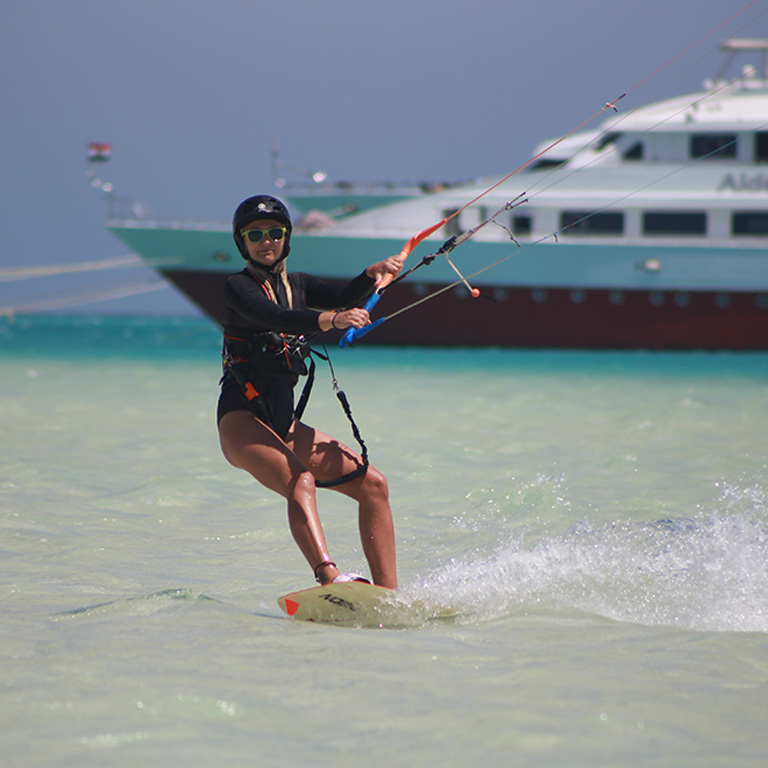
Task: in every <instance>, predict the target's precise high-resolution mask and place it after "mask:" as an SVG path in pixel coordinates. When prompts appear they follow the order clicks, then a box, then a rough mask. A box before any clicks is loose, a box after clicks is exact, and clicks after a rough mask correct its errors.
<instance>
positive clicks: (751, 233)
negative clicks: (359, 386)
mask: <svg viewBox="0 0 768 768" xmlns="http://www.w3.org/2000/svg"><path fill="white" fill-rule="evenodd" d="M722 49H723V50H724V51H725V52H727V53H730V54H738V53H752V54H753V55H754V54H755V52H757V53H759V54H761V55H762V57H763V69H762V70H759V69H757V68H755V67H747V68H745V69H744V70H743V71H742V72H741V73H740V74H739V76H738V77H736V78H735V79H733V80H725V79H724V78H722V77H718V78H716V79H714V80H712V81H708V82H706V83H705V85H704V90H703V91H701V92H700V93H694V94H688V95H685V96H680V97H676V98H672V99H668V100H665V101H660V102H656V103H653V104H651V105H648V106H645V107H641V108H638V109H636V110H634V111H632V112H627V113H626V114H622V113H614V112H613V111H608V112H607V114H610V117H608V118H607V119H605V120H604V122H603V123H602V125H600V126H599V127H598V129H596V130H594V131H589V132H587V131H584V132H580V133H577V134H574V135H571V136H569V137H568V138H567V139H565V140H562V141H560V142H559V143H555V142H554V140H553V141H548V142H544V143H543V144H542V145H541V146H540V147H538V148H536V150H535V151H534V157H535V158H536V160H534V161H533V162H531V164H530V165H529V166H528V167H527V168H526V169H525V170H524V171H521V172H520V173H517V174H515V175H513V176H511V178H509V179H508V180H506V181H504V182H503V183H501V184H499V185H498V186H497V187H496V188H495V189H493V190H492V191H491V192H489V193H488V194H485V195H484V196H482V197H481V198H480V200H478V202H477V203H476V204H473V205H471V206H469V207H467V208H464V206H466V204H467V202H468V201H470V200H473V199H475V198H476V197H477V196H479V195H481V194H482V193H483V192H484V191H485V190H487V189H488V188H489V187H490V186H491V185H492V184H494V183H495V181H494V180H493V179H483V180H481V181H479V182H477V183H476V184H467V185H460V186H456V187H451V188H448V189H445V190H442V191H436V192H432V193H430V194H421V195H416V196H412V197H407V198H406V199H403V200H400V201H398V202H394V203H391V204H388V205H381V206H377V207H373V208H369V209H368V210H362V211H361V212H360V213H357V214H351V215H346V216H345V217H343V218H342V219H339V220H333V221H331V220H325V221H322V220H321V221H320V226H315V227H314V228H312V229H308V230H306V231H302V228H301V226H298V227H297V229H296V231H295V233H294V235H293V239H292V249H291V258H290V269H292V270H301V271H307V272H312V273H313V274H317V275H319V276H321V277H324V278H327V279H332V280H343V279H347V278H349V277H351V276H353V275H355V274H357V273H358V272H359V271H360V269H361V267H362V266H364V265H365V264H368V263H371V262H372V261H375V260H377V259H379V258H384V257H386V256H389V255H391V254H393V253H397V252H399V251H400V249H401V248H402V246H403V244H404V242H405V241H406V240H408V239H409V238H410V237H411V236H412V235H414V233H416V232H419V231H421V230H423V229H425V228H426V227H428V226H429V225H431V224H434V223H436V222H440V221H442V220H443V219H445V218H447V217H450V215H451V214H452V213H453V212H454V211H456V210H458V209H462V210H461V213H460V214H459V215H458V216H455V217H453V218H450V220H449V221H448V222H447V224H446V225H445V226H443V227H441V228H440V230H438V231H437V232H436V233H435V234H433V235H431V236H430V237H429V238H428V239H427V240H426V241H425V243H423V244H422V245H421V246H419V249H418V250H416V251H414V254H413V255H412V256H411V257H410V260H409V262H408V264H407V266H409V267H410V266H411V265H412V264H411V262H417V261H418V260H419V259H420V258H421V256H422V255H423V254H428V253H433V252H435V251H436V250H438V249H439V247H440V245H441V244H442V243H443V241H445V240H446V238H448V237H450V236H451V235H453V234H457V233H460V232H463V231H466V230H469V229H472V228H473V227H475V226H477V225H478V224H479V223H481V222H482V221H484V220H486V219H487V218H488V217H489V216H490V215H491V214H492V213H494V212H495V211H497V210H499V209H502V208H503V207H504V206H505V204H506V203H508V202H509V201H512V200H518V202H520V201H521V200H525V202H522V203H521V204H518V205H516V206H515V207H514V208H512V209H511V210H508V211H504V212H502V213H501V214H500V215H499V216H498V217H497V218H496V220H495V222H494V223H490V224H488V225H486V226H484V227H483V228H481V229H480V230H479V231H477V233H476V234H474V235H473V236H472V237H471V238H470V239H468V240H467V241H466V242H464V243H463V244H462V245H461V246H460V247H459V248H457V249H456V250H455V251H454V253H453V254H452V256H451V258H452V259H454V261H455V263H456V264H457V266H458V267H459V268H460V269H461V271H462V273H464V274H471V273H475V272H477V271H478V270H481V269H483V268H485V267H486V266H488V265H490V264H494V263H496V262H498V261H499V260H502V259H503V261H502V262H501V263H499V264H496V266H494V267H493V268H489V269H487V270H486V271H484V272H482V273H481V274H479V275H477V277H476V278H474V280H470V283H471V284H472V286H473V287H475V288H477V289H479V290H480V292H481V294H482V295H481V297H480V298H471V297H470V294H469V292H468V290H467V288H466V287H465V286H464V285H463V284H459V285H457V286H455V287H454V288H452V289H451V290H448V291H443V292H442V293H440V294H439V295H438V296H436V297H435V298H434V299H430V300H427V301H425V302H423V303H421V304H418V305H417V306H415V307H414V308H412V309H410V310H408V311H406V312H403V313H402V314H399V315H397V316H396V317H393V318H392V319H391V320H388V321H387V322H385V323H383V324H382V325H380V326H378V327H377V328H376V329H375V330H373V331H372V332H371V333H370V334H368V335H367V336H366V337H365V342H364V343H378V344H395V345H406V344H407V345H444V346H460V345H472V346H512V347H576V348H649V349H768V250H767V249H768V72H766V69H765V59H766V56H767V55H768V41H766V40H744V39H734V40H729V41H727V42H725V43H723V45H722ZM620 103H621V102H619V104H620ZM553 144H554V146H552V145H553ZM549 147H551V149H549V151H546V152H544V151H543V150H545V149H546V148H549ZM259 191H260V190H254V193H258V192H259ZM521 196H522V197H521ZM289 200H290V197H289ZM317 224H318V222H317V220H315V225H317ZM108 226H109V229H110V230H111V231H112V232H114V233H115V234H116V235H117V236H118V237H119V238H120V239H121V240H123V241H124V242H125V243H126V244H128V245H129V246H130V247H131V248H132V249H133V250H134V251H136V252H137V253H139V254H140V255H141V256H142V257H143V259H144V260H145V262H147V263H148V264H150V265H151V266H153V267H154V268H155V269H157V270H158V271H159V272H161V273H162V274H163V275H164V276H165V277H166V278H167V279H169V280H170V281H171V282H172V283H174V284H175V285H176V286H178V287H179V288H180V289H181V290H182V291H183V292H184V293H185V294H186V295H187V296H189V297H190V299H191V300H192V301H193V302H195V303H196V304H197V305H198V306H199V307H201V308H202V309H203V311H205V312H206V313H207V314H208V315H210V316H211V317H212V318H214V319H218V318H219V315H220V302H221V293H222V285H223V282H224V279H225V278H226V276H227V275H228V274H231V273H233V272H235V271H238V270H239V269H241V268H242V259H241V257H240V256H239V255H238V253H237V251H236V249H235V246H234V243H233V241H232V237H231V232H230V230H229V227H228V226H227V225H212V224H207V223H195V224H189V223H187V222H170V223H168V222H160V221H153V220H148V219H141V218H135V217H127V218H114V217H113V218H111V219H110V221H109V223H108ZM456 280H457V275H456V272H455V271H454V270H453V269H452V268H451V265H450V264H449V263H448V262H447V261H446V260H445V259H443V258H442V257H438V258H437V259H435V260H434V262H433V263H432V264H431V265H430V266H425V267H423V268H421V269H420V270H419V271H418V272H416V273H414V274H413V275H412V276H410V277H409V278H408V279H407V280H404V281H402V282H399V283H396V284H395V285H393V286H392V287H391V288H388V289H387V291H386V292H385V293H384V295H383V296H382V299H381V301H380V302H379V305H378V307H377V308H376V312H377V313H379V314H381V315H384V316H390V315H392V314H393V313H395V312H396V311H397V310H398V309H400V308H402V307H405V306H408V305H410V304H412V303H414V302H416V301H418V300H420V299H423V298H424V297H426V296H428V295H430V294H431V293H433V292H435V291H437V290H439V289H441V288H444V287H445V286H446V285H447V284H450V283H453V282H454V281H456ZM361 343H363V342H361Z"/></svg>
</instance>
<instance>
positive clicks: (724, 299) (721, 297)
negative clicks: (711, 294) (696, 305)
mask: <svg viewBox="0 0 768 768" xmlns="http://www.w3.org/2000/svg"><path fill="white" fill-rule="evenodd" d="M715 304H716V305H717V306H718V307H719V308H720V309H727V308H728V307H730V306H731V294H730V293H718V294H717V295H716V296H715Z"/></svg>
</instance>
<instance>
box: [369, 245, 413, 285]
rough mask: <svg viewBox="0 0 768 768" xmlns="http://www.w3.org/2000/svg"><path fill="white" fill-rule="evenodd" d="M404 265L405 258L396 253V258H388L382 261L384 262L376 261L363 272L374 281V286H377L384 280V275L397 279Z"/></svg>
mask: <svg viewBox="0 0 768 768" xmlns="http://www.w3.org/2000/svg"><path fill="white" fill-rule="evenodd" d="M404 263H405V256H403V255H402V254H400V253H398V254H397V256H390V257H389V258H388V259H384V261H377V262H376V263H375V264H371V266H370V267H368V268H367V269H366V270H365V274H366V275H368V277H372V278H373V279H374V280H376V285H378V284H379V283H380V282H381V281H382V280H383V279H384V276H385V275H388V274H389V275H392V277H397V276H398V275H399V274H400V270H401V269H402V268H403V264H404Z"/></svg>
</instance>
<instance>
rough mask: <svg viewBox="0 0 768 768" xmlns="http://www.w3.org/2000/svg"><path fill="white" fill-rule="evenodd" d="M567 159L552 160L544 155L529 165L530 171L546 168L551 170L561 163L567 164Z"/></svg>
mask: <svg viewBox="0 0 768 768" xmlns="http://www.w3.org/2000/svg"><path fill="white" fill-rule="evenodd" d="M566 162H567V161H566V160H550V159H548V158H546V157H542V158H540V159H539V160H537V161H536V162H535V163H531V164H530V165H529V166H528V170H529V171H541V170H542V169H544V168H549V169H550V170H551V169H553V168H559V167H560V166H561V165H565V164H566Z"/></svg>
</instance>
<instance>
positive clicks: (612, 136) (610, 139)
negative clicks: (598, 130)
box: [595, 131, 621, 152]
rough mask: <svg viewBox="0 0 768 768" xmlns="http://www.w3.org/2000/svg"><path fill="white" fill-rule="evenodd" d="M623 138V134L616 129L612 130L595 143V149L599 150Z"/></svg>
mask: <svg viewBox="0 0 768 768" xmlns="http://www.w3.org/2000/svg"><path fill="white" fill-rule="evenodd" d="M620 138H621V134H620V133H617V132H616V131H611V132H610V133H606V134H605V136H603V137H602V138H601V139H600V141H598V142H597V144H596V145H595V149H596V150H597V151H598V152H599V151H600V150H601V149H603V148H604V147H607V146H608V145H609V144H615V143H616V142H617V141H618V140H619V139H620Z"/></svg>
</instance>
